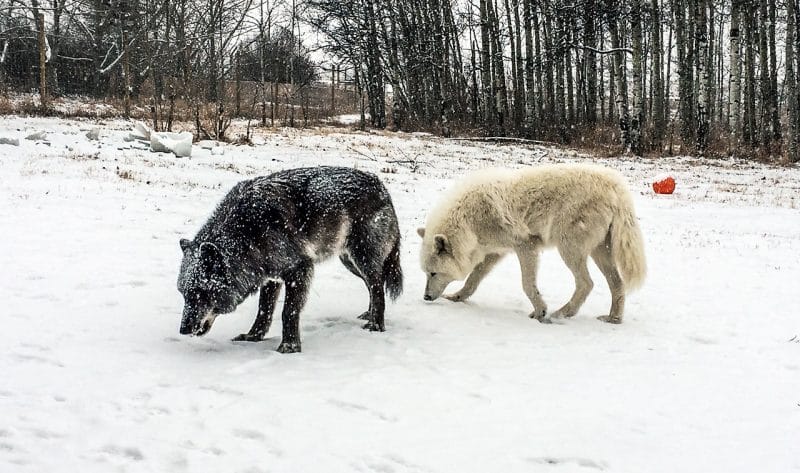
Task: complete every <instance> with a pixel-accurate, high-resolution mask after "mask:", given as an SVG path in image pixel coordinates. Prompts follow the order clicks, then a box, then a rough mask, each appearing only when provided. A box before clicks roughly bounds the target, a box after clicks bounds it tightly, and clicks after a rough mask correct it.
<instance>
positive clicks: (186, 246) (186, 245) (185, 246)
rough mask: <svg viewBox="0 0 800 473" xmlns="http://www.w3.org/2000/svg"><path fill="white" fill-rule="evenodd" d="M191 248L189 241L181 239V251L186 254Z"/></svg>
mask: <svg viewBox="0 0 800 473" xmlns="http://www.w3.org/2000/svg"><path fill="white" fill-rule="evenodd" d="M191 247H192V242H191V240H187V239H186V238H181V251H183V252H184V253H186V250H188V249H189V248H191Z"/></svg>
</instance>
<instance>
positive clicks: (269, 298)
mask: <svg viewBox="0 0 800 473" xmlns="http://www.w3.org/2000/svg"><path fill="white" fill-rule="evenodd" d="M282 285H283V284H281V283H280V282H278V281H267V283H266V284H265V285H264V286H263V287H262V288H261V294H260V295H259V298H258V315H257V316H256V320H255V322H253V326H252V327H250V331H249V332H247V333H243V334H241V335H239V336H237V337H235V338H234V339H233V341H234V342H260V341H261V340H264V337H265V336H266V335H267V332H269V327H270V326H271V325H272V314H273V312H275V305H276V303H277V302H278V294H280V292H281V286H282Z"/></svg>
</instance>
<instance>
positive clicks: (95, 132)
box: [86, 126, 100, 141]
mask: <svg viewBox="0 0 800 473" xmlns="http://www.w3.org/2000/svg"><path fill="white" fill-rule="evenodd" d="M86 137H87V138H89V139H90V140H92V141H97V140H99V139H100V127H98V126H96V127H94V128H92V129H91V130H89V131H87V132H86Z"/></svg>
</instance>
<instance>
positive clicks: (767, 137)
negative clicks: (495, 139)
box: [307, 0, 800, 162]
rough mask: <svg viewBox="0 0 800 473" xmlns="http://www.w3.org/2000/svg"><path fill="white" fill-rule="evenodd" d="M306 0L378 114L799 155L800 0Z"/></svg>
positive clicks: (407, 122) (644, 144) (542, 133)
mask: <svg viewBox="0 0 800 473" xmlns="http://www.w3.org/2000/svg"><path fill="white" fill-rule="evenodd" d="M307 3H308V4H309V11H310V14H309V21H310V23H311V24H313V25H315V26H316V27H317V28H318V29H319V30H320V31H322V32H324V33H325V35H326V38H327V45H328V48H329V49H330V51H332V52H333V53H335V54H338V55H343V56H344V57H346V58H348V59H349V60H350V61H351V62H352V63H353V64H360V65H361V67H360V68H361V71H362V75H363V77H364V80H365V82H366V87H365V90H366V93H367V94H368V95H369V100H368V104H369V110H370V115H371V121H372V125H373V126H377V127H380V126H385V125H386V123H387V119H386V115H387V110H390V111H391V114H392V115H393V122H394V126H396V127H399V128H403V127H409V126H412V127H413V126H419V127H421V128H427V129H438V130H440V131H441V132H442V133H449V132H452V130H453V129H458V128H463V129H467V130H477V131H479V132H482V133H485V134H489V135H513V136H521V137H528V138H532V139H541V140H550V141H557V142H561V143H572V142H575V141H577V140H580V139H582V138H583V139H585V137H586V136H587V135H588V136H596V135H593V134H592V133H593V132H594V131H596V130H597V129H599V128H602V127H608V126H610V127H612V130H613V132H612V133H611V134H612V135H614V136H615V137H616V138H617V139H618V140H619V143H620V144H621V145H623V146H624V147H625V148H626V149H628V150H630V151H631V152H633V153H635V154H638V155H641V154H644V153H650V152H656V153H663V152H698V153H706V152H709V153H710V152H714V151H717V152H725V153H727V152H731V151H736V152H737V154H739V153H741V152H742V151H744V152H745V154H755V155H760V156H765V157H766V156H776V155H779V154H781V153H786V156H787V157H788V159H789V160H791V161H792V162H795V161H797V160H798V150H797V129H798V110H797V104H798V96H797V94H798V89H797V77H796V75H797V73H796V71H797V61H798V59H797V55H798V51H800V47H798V46H799V45H800V35H798V34H797V15H798V8H797V3H796V0H785V1H784V2H783V3H778V2H777V1H776V0H732V1H727V0H624V1H616V0H569V1H567V0H475V1H470V2H459V1H456V0H356V1H352V2H339V1H337V0H309V1H308V2H307ZM387 88H388V89H390V90H391V91H392V93H391V96H390V97H391V99H390V100H391V103H390V105H389V106H388V107H387V102H386V100H387V99H386V97H387V95H386V94H385V93H384V92H385V90H387Z"/></svg>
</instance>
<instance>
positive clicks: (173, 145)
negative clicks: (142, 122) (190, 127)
mask: <svg viewBox="0 0 800 473" xmlns="http://www.w3.org/2000/svg"><path fill="white" fill-rule="evenodd" d="M150 150H151V151H154V152H156V153H174V154H175V156H177V157H179V158H181V157H188V156H191V155H192V134H191V133H189V132H188V131H184V132H183V133H170V132H168V131H164V132H156V131H154V132H151V133H150Z"/></svg>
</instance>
